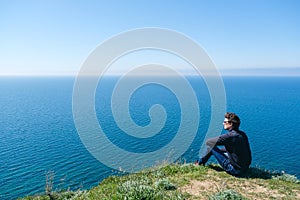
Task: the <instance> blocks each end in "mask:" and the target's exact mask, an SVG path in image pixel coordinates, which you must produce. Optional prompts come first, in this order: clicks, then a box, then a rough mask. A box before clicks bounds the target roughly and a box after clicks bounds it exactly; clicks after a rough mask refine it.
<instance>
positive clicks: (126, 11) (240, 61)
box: [0, 0, 300, 75]
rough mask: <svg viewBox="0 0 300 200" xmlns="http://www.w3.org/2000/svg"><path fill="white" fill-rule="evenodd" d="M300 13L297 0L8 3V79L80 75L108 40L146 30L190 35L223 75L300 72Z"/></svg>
mask: <svg viewBox="0 0 300 200" xmlns="http://www.w3.org/2000/svg"><path fill="white" fill-rule="evenodd" d="M299 9H300V1H297V0H294V1H291V0H281V1H279V0H252V1H250V0H249V1H246V0H239V1H238V0H224V1H221V0H219V1H217V0H211V1H202V0H198V1H175V0H172V1H171V0H165V1H161V0H152V1H146V0H144V1H134V0H128V1H121V0H120V1H89V0H84V1H80V0H78V1H71V0H70V1H67V0H51V1H50V0H49V1H48V0H45V1H39V0H36V1H33V0H28V1H22V0H19V1H15V0H0V36H1V37H0V75H7V74H15V75H16V74H17V75H18V74H21V75H24V74H54V75H64V74H76V73H78V71H79V69H80V67H81V65H82V63H83V62H84V60H85V59H86V58H87V56H88V55H89V54H90V53H91V52H92V51H93V50H94V49H95V48H96V47H97V46H98V45H99V44H101V42H103V41H105V40H107V39H108V38H111V37H112V36H114V35H116V34H119V33H121V32H124V31H127V30H131V29H136V28H143V27H158V28H167V29H172V30H175V31H178V32H180V33H183V34H185V35H187V36H188V37H190V38H192V39H193V40H195V41H196V42H197V43H198V44H200V45H201V46H202V47H203V48H204V49H205V50H206V52H207V53H208V55H209V56H210V57H211V59H212V60H213V61H214V63H215V64H216V66H217V67H218V69H220V70H221V71H224V70H225V71H226V70H227V69H230V71H231V73H233V72H234V71H235V70H231V69H242V70H245V69H248V68H249V69H252V70H256V69H257V68H267V69H279V68H280V69H281V70H282V68H284V69H289V73H293V70H294V69H295V72H297V73H299V67H300V12H299ZM264 73H266V71H264ZM270 73H271V71H270Z"/></svg>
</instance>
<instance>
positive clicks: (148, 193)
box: [118, 181, 155, 200]
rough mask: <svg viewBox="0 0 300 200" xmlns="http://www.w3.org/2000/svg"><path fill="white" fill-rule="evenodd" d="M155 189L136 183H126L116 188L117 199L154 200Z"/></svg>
mask: <svg viewBox="0 0 300 200" xmlns="http://www.w3.org/2000/svg"><path fill="white" fill-rule="evenodd" d="M154 196H155V189H154V188H152V187H150V186H148V185H143V184H141V183H140V182H137V181H126V182H125V183H123V184H122V185H121V186H119V187H118V197H119V198H121V199H128V200H129V199H144V200H147V199H154Z"/></svg>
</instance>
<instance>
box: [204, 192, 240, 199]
mask: <svg viewBox="0 0 300 200" xmlns="http://www.w3.org/2000/svg"><path fill="white" fill-rule="evenodd" d="M209 199H210V200H222V199H226V200H246V198H245V197H243V196H242V195H240V194H239V193H237V192H235V191H234V190H225V191H222V192H218V193H217V194H215V195H213V196H211V197H210V198H209Z"/></svg>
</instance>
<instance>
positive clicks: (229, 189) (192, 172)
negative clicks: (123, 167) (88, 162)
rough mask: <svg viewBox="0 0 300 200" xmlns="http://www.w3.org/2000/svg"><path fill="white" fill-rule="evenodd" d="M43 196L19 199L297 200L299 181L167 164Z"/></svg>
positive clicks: (253, 170) (253, 172)
mask: <svg viewBox="0 0 300 200" xmlns="http://www.w3.org/2000/svg"><path fill="white" fill-rule="evenodd" d="M47 193H48V194H45V195H41V196H29V197H25V198H23V199H26V200H29V199H30V200H31V199H32V200H39V199H41V200H44V199H45V200H46V199H91V200H94V199H95V200H96V199H116V200H117V199H159V200H160V199H174V200H175V199H300V181H299V180H298V179H297V178H296V177H295V176H292V175H289V174H285V173H275V172H269V171H267V170H263V169H259V168H250V170H249V172H248V174H247V175H246V176H245V177H243V178H236V177H233V176H231V175H228V174H227V173H225V172H224V171H222V169H221V168H220V167H219V166H218V165H209V166H206V167H203V166H194V165H193V164H170V165H162V166H156V167H153V168H150V169H145V170H142V171H140V172H138V173H131V174H126V175H122V176H110V177H108V178H107V179H105V180H103V181H102V182H101V183H100V184H99V185H98V186H96V187H94V188H92V189H90V190H79V191H61V192H53V191H48V192H47Z"/></svg>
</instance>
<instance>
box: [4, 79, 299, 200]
mask: <svg viewBox="0 0 300 200" xmlns="http://www.w3.org/2000/svg"><path fill="white" fill-rule="evenodd" d="M135 78H141V77H135ZM167 78H168V79H172V78H174V77H167ZM187 80H188V82H189V84H190V85H191V86H192V88H193V91H194V93H195V94H196V97H197V101H198V104H199V114H200V122H199V127H198V130H197V131H196V136H195V138H192V140H191V141H192V142H191V144H190V145H189V148H188V149H187V150H186V151H185V152H184V153H183V154H182V156H181V157H180V159H179V160H180V161H184V162H193V161H195V160H196V159H197V158H198V156H199V149H200V146H201V144H202V143H203V139H204V135H205V134H206V132H207V130H208V127H209V124H210V119H211V108H212V106H211V98H210V92H209V90H208V88H207V87H206V84H205V82H204V80H203V79H202V78H201V77H187ZM117 81H118V77H105V78H104V79H103V81H101V82H99V85H98V87H97V90H96V92H95V105H94V108H95V111H96V116H97V119H98V122H99V124H100V126H101V128H102V129H103V131H104V132H105V134H106V136H107V138H108V139H109V140H110V141H112V143H115V145H116V146H118V147H119V148H121V149H123V150H124V151H129V152H138V153H143V152H153V151H156V150H158V149H160V148H162V147H163V146H164V145H167V144H169V143H170V142H171V141H172V138H173V137H175V136H176V131H177V130H178V129H179V127H180V119H181V111H182V110H181V108H180V102H179V101H178V99H177V98H176V97H177V96H176V94H174V93H173V92H174V91H173V90H170V89H169V88H167V87H165V86H161V85H159V84H154V83H153V84H148V85H145V86H144V87H141V88H136V91H135V92H133V93H132V97H131V98H130V101H129V103H128V105H129V106H128V112H129V113H130V115H131V117H132V120H133V122H134V123H136V124H137V125H139V126H147V125H148V124H149V123H150V122H151V118H150V116H149V109H150V107H151V106H152V105H157V104H159V105H161V106H162V107H163V108H164V109H165V114H166V119H165V123H164V126H163V127H162V129H161V130H160V131H159V133H158V134H157V135H153V136H152V137H150V138H138V137H134V136H132V135H130V136H129V135H126V133H125V132H124V131H122V130H121V129H120V128H119V127H118V125H117V124H116V123H115V121H114V118H113V114H112V111H111V110H110V108H111V99H110V97H111V95H112V91H113V88H114V85H115V84H116V83H117ZM171 81H172V80H171ZM74 82H75V77H1V78H0V91H1V98H0V199H15V198H17V197H23V196H26V195H34V194H39V193H43V192H44V191H45V182H46V175H47V174H49V173H51V172H52V173H53V174H54V185H53V189H54V190H60V189H72V190H76V189H89V188H91V187H93V186H96V185H97V184H98V183H99V182H101V181H102V180H103V179H104V178H106V177H108V176H109V175H112V174H118V173H119V171H118V170H116V169H113V168H111V167H108V166H106V165H105V164H103V163H101V162H99V161H98V160H97V159H96V158H95V157H94V156H93V155H92V154H90V152H89V151H88V150H87V148H86V147H85V145H84V144H83V142H82V140H81V138H80V136H79V134H78V132H77V129H76V128H77V127H76V126H75V122H74V120H73V111H72V102H73V101H72V100H73V99H72V98H73V86H74ZM174 82H176V79H175V78H174ZM223 82H224V87H225V91H226V110H227V111H231V112H235V113H237V114H238V115H239V116H240V118H241V127H240V129H241V130H243V131H245V132H246V133H247V134H248V137H249V140H250V145H251V150H252V154H253V162H252V166H253V167H261V168H265V169H269V170H277V171H285V172H286V173H289V174H293V175H296V176H297V177H298V178H299V177H300V170H299V169H300V156H299V152H300V104H299V102H300V79H299V77H223ZM100 83H101V84H100ZM178 87H180V86H178ZM187 100H188V97H187ZM222 117H223V116H222ZM222 120H223V119H221V121H220V122H219V123H217V124H219V125H220V126H222ZM87 128H89V127H87ZM187 139H189V138H187ZM183 142H184V141H183ZM101 148H102V150H103V152H105V148H107V147H106V145H102V146H101V147H100V151H101ZM109 156H110V155H108V157H109ZM111 159H112V160H113V162H115V163H122V162H123V160H122V158H121V159H120V158H119V157H118V158H117V159H116V158H115V157H113V156H111ZM123 159H124V160H126V159H127V157H126V156H124V158H123ZM145 162H146V161H145Z"/></svg>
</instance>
